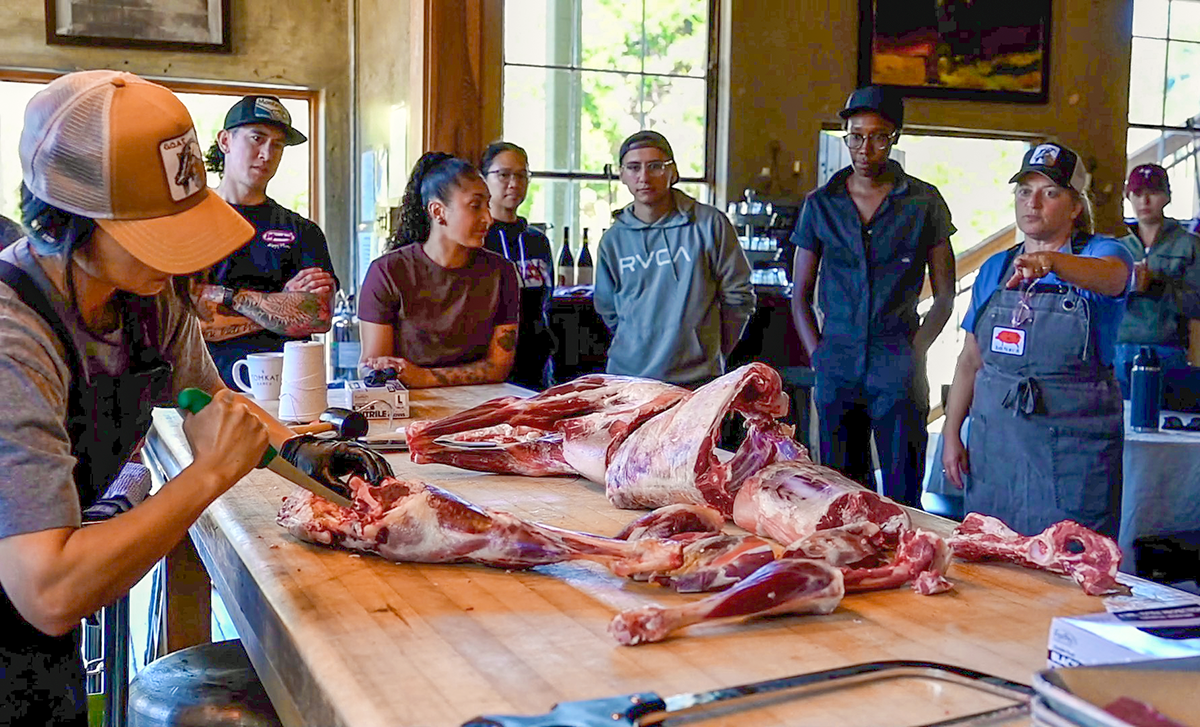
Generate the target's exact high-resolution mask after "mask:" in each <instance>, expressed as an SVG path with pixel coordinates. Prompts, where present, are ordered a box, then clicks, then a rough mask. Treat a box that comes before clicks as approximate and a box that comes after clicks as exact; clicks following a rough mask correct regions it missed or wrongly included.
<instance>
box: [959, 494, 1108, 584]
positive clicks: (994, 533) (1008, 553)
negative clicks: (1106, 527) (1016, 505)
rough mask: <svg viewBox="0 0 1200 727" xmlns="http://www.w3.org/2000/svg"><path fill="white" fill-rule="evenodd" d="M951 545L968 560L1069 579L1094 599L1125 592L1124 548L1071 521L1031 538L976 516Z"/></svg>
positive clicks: (994, 520)
mask: <svg viewBox="0 0 1200 727" xmlns="http://www.w3.org/2000/svg"><path fill="white" fill-rule="evenodd" d="M950 547H951V548H952V549H953V551H954V554H955V555H956V556H958V557H959V558H962V559H963V560H1004V561H1009V562H1012V563H1017V564H1020V565H1023V566H1025V567H1026V568H1034V569H1037V570H1045V571H1049V572H1051V573H1057V574H1059V575H1065V576H1070V577H1071V578H1072V579H1073V580H1074V581H1075V582H1076V583H1078V584H1079V585H1080V587H1081V588H1083V591H1084V593H1087V594H1088V595H1089V596H1099V595H1103V594H1105V593H1108V592H1110V591H1113V590H1116V589H1119V588H1120V585H1119V584H1118V583H1117V569H1118V568H1119V567H1120V566H1121V548H1120V547H1119V546H1118V545H1117V544H1116V543H1115V542H1113V540H1112V538H1108V537H1105V536H1103V535H1101V534H1100V533H1097V532H1095V531H1094V530H1089V529H1088V528H1085V527H1084V526H1082V525H1080V524H1079V523H1077V522H1074V521H1071V520H1063V521H1062V522H1058V523H1055V524H1053V525H1051V526H1050V527H1048V528H1046V529H1045V530H1043V531H1042V532H1040V533H1038V534H1037V535H1033V536H1029V537H1027V536H1024V535H1020V534H1019V533H1017V532H1015V531H1013V530H1012V529H1011V528H1009V527H1008V526H1007V525H1005V524H1004V523H1003V522H1002V521H1000V520H999V519H997V518H994V517H991V516H989V515H980V514H979V513H977V512H971V513H967V516H966V517H965V518H963V521H962V523H960V524H959V526H958V527H956V528H955V529H954V534H953V535H951V536H950Z"/></svg>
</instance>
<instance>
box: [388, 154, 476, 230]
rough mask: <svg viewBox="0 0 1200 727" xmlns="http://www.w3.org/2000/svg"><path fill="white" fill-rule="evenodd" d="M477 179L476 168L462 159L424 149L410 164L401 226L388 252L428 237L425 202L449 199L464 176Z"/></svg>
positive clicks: (401, 203)
mask: <svg viewBox="0 0 1200 727" xmlns="http://www.w3.org/2000/svg"><path fill="white" fill-rule="evenodd" d="M471 177H474V178H479V170H478V169H476V168H475V167H474V166H473V165H472V164H471V163H470V162H468V161H466V160H465V159H459V158H458V157H456V156H454V155H453V154H447V153H445V152H441V151H427V152H425V153H424V154H422V155H421V158H420V159H418V160H417V163H416V164H414V165H413V168H412V174H411V175H409V178H408V184H407V185H405V187H404V197H402V198H401V200H400V227H399V228H398V229H396V230H395V231H393V232H392V236H391V237H390V238H388V244H387V249H388V251H392V250H396V249H397V248H401V247H404V246H405V245H411V244H413V243H423V242H425V241H426V240H428V239H429V232H430V230H431V228H432V226H433V221H432V220H430V219H429V210H428V205H429V203H430V202H432V201H434V200H437V201H439V202H448V201H449V200H450V192H451V191H452V190H454V189H455V188H457V187H458V186H459V185H458V183H459V181H460V180H462V179H463V178H471Z"/></svg>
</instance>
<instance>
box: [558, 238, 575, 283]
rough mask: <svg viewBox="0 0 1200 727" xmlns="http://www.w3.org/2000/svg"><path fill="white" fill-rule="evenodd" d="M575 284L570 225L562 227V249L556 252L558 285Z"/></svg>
mask: <svg viewBox="0 0 1200 727" xmlns="http://www.w3.org/2000/svg"><path fill="white" fill-rule="evenodd" d="M574 284H575V256H574V255H572V254H571V227H570V225H567V226H565V227H563V241H562V250H560V251H559V253H558V287H560V288H568V287H570V286H572V285H574Z"/></svg>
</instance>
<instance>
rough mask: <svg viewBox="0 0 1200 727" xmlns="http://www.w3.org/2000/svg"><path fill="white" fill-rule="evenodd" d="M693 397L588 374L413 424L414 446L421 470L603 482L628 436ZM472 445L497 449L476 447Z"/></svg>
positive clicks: (411, 440) (648, 384) (652, 385)
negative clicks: (449, 468) (436, 467)
mask: <svg viewBox="0 0 1200 727" xmlns="http://www.w3.org/2000/svg"><path fill="white" fill-rule="evenodd" d="M688 393H689V392H688V391H687V389H684V388H681V387H678V386H672V385H671V384H664V383H661V382H658V381H651V380H649V379H639V378H633V377H629V376H610V375H607V374H589V375H587V376H581V377H580V378H578V379H575V380H574V381H570V382H568V383H565V384H559V385H558V386H554V387H551V388H549V389H547V390H545V391H543V392H542V393H540V394H538V395H537V396H533V397H530V398H528V399H522V398H520V397H516V396H506V397H502V398H499V399H493V400H492V401H487V402H484V403H483V404H480V405H479V406H476V407H473V408H471V409H467V410H466V411H463V412H459V413H458V414H454V415H452V416H448V417H445V418H444V419H438V420H435V421H421V422H415V423H413V424H411V425H410V426H409V427H408V431H407V436H408V447H409V450H410V451H411V453H412V460H413V461H414V462H418V463H422V464H425V463H432V462H438V463H442V464H450V465H454V466H456V467H462V468H463V469H469V470H477V471H480V472H499V473H505V474H517V475H528V476H531V477H544V476H548V475H560V474H571V475H574V474H582V475H583V476H584V477H587V478H588V479H591V480H593V481H595V482H597V483H602V482H604V470H605V468H606V467H607V465H608V462H609V460H610V459H611V457H612V454H613V453H614V452H615V451H616V447H617V446H619V445H620V444H621V442H623V441H624V440H625V437H627V436H628V435H629V433H630V432H631V431H633V430H634V429H636V428H637V427H638V426H640V425H641V424H642V422H644V421H646V420H647V419H649V418H650V417H652V416H654V415H655V414H658V413H659V412H661V411H664V410H665V409H668V408H670V407H671V406H673V405H674V404H675V403H676V402H678V401H679V400H680V399H681V398H683V397H684V396H686V395H687V394H688ZM437 440H442V441H443V442H445V441H447V440H449V441H450V442H452V443H453V442H459V443H463V445H464V446H454V445H453V444H450V445H449V446H447V445H446V444H440V443H438V441H437ZM471 442H476V443H478V442H493V443H495V444H497V445H499V446H497V447H492V448H478V449H471V448H470V446H469V443H471Z"/></svg>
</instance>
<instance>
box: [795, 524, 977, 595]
mask: <svg viewBox="0 0 1200 727" xmlns="http://www.w3.org/2000/svg"><path fill="white" fill-rule="evenodd" d="M878 532H879V531H878V526H876V525H875V524H874V523H857V524H854V525H843V526H841V527H838V528H831V529H829V530H818V531H817V532H816V533H814V534H812V535H810V536H808V537H807V538H802V539H800V540H798V541H796V542H795V543H793V544H792V545H790V546H789V547H788V549H787V550H785V551H784V553H783V555H782V556H781V557H783V558H795V557H799V558H821V559H823V560H825V561H826V562H827V563H829V564H830V565H834V566H839V567H841V569H842V576H843V578H844V579H845V583H846V592H847V593H859V592H862V591H878V590H883V589H886V588H899V587H900V586H902V585H904V584H905V583H911V584H912V589H913V590H914V591H916V592H917V593H920V594H921V595H924V596H930V595H933V594H935V593H943V592H945V591H948V590H950V589H951V588H952V587H953V586H952V585H951V584H950V582H949V581H948V580H946V578H945V573H946V571H947V569H949V567H950V555H951V552H950V546H949V544H947V543H946V541H945V539H943V538H942V537H941V536H940V535H938V534H937V533H933V532H930V531H928V530H905V531H903V532H901V533H900V544H899V546H898V547H897V548H896V549H895V552H893V553H892V554H891V556H890V557H888V558H886V559H883V551H882V549H881V548H879V547H877V545H876V544H875V542H873V541H874V538H875V535H876V534H878ZM881 559H882V560H883V562H880V563H877V564H871V563H870V562H869V561H872V560H874V561H878V560H881Z"/></svg>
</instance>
